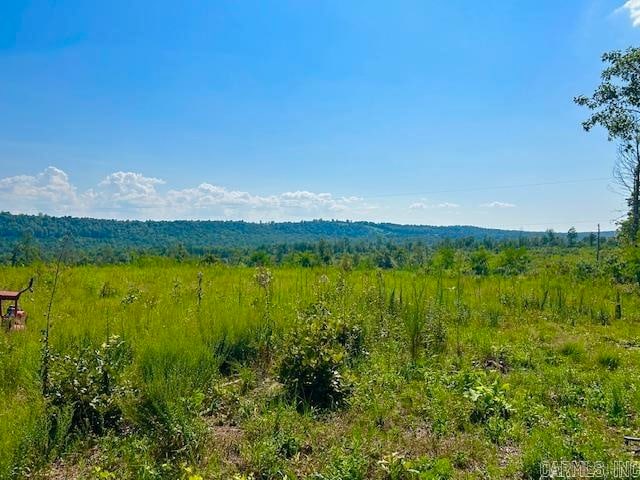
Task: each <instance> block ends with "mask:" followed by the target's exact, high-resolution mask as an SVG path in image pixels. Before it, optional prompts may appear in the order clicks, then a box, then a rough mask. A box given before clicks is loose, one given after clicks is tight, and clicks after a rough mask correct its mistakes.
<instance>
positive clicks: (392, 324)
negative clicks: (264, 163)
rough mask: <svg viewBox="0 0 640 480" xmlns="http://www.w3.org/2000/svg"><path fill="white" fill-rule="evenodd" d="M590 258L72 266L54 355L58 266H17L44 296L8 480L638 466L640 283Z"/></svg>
mask: <svg viewBox="0 0 640 480" xmlns="http://www.w3.org/2000/svg"><path fill="white" fill-rule="evenodd" d="M580 251H581V250H580ZM576 252H577V253H573V254H566V255H565V256H562V257H548V258H547V257H545V256H543V255H540V256H539V257H538V258H536V259H535V261H534V263H533V266H532V267H531V268H530V269H529V270H528V272H527V273H526V274H521V275H511V276H507V275H496V274H492V275H486V276H476V275H473V274H472V273H470V271H468V270H469V269H468V268H467V266H466V263H465V261H464V260H460V261H459V262H457V265H458V266H457V267H455V268H450V269H448V270H442V269H434V268H431V269H428V270H425V269H415V270H413V271H401V270H387V271H381V270H376V269H350V268H348V266H346V267H347V268H345V267H343V268H340V267H339V266H333V267H326V268H307V269H305V268H284V267H273V268H271V269H270V270H266V269H255V268H248V267H228V266H224V265H215V266H202V265H198V264H196V263H193V264H179V263H176V262H173V261H170V260H154V261H148V262H144V261H140V262H138V264H137V265H126V266H104V267H96V266H87V267H82V266H74V267H66V266H65V267H63V268H62V270H61V272H60V276H59V280H58V285H57V291H56V294H55V297H54V301H53V308H52V311H51V328H50V331H49V354H46V350H44V348H45V347H44V343H43V330H44V329H45V326H46V323H45V316H46V311H47V306H48V303H49V300H50V297H51V292H52V286H53V281H54V272H55V265H49V264H40V265H39V266H32V267H28V268H27V267H2V268H0V272H1V273H0V278H1V279H2V285H1V286H2V287H9V286H14V287H17V286H20V285H22V284H24V283H26V281H27V280H28V278H29V277H30V276H32V275H35V276H36V287H35V291H34V293H32V294H31V293H29V294H26V295H25V297H24V301H23V302H22V303H23V307H24V308H25V310H27V311H28V312H29V314H30V318H29V323H28V329H27V330H26V331H18V332H7V333H4V332H0V478H24V477H33V478H56V479H57V478H114V479H115V478H118V479H119V478H148V479H152V478H185V479H192V480H195V479H198V478H238V479H241V478H255V479H263V478H264V479H267V478H274V479H282V478H289V479H294V478H315V479H336V480H337V479H364V478H379V479H409V478H424V479H436V478H463V477H464V478H507V477H511V478H522V477H525V478H539V476H540V473H541V469H542V468H543V466H544V462H545V461H552V460H560V459H565V460H578V461H594V462H595V461H603V462H613V461H614V460H620V459H627V458H631V454H630V453H629V450H628V448H627V447H625V445H624V442H623V435H635V434H638V433H640V419H639V418H638V408H639V407H640V378H639V376H638V372H640V350H639V348H640V329H639V328H638V326H639V320H640V298H639V297H638V288H637V287H636V286H632V285H628V284H627V285H623V284H615V283H613V282H612V281H611V280H610V277H609V276H607V275H601V274H599V273H598V271H597V269H594V270H590V269H589V268H586V269H585V268H584V263H581V262H584V259H583V257H584V255H586V254H583V253H580V252H578V251H576ZM589 255H591V253H590V252H589ZM589 258H591V257H589ZM200 272H201V276H200ZM200 279H201V280H200Z"/></svg>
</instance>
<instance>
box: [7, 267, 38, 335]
mask: <svg viewBox="0 0 640 480" xmlns="http://www.w3.org/2000/svg"><path fill="white" fill-rule="evenodd" d="M27 290H29V291H33V278H32V279H31V280H29V285H28V286H27V287H26V288H24V289H22V290H20V291H18V292H13V291H9V290H0V318H1V319H2V324H3V325H5V326H6V328H7V329H8V330H23V329H24V327H25V324H26V321H27V313H26V312H25V311H24V310H20V308H19V306H18V300H20V295H22V294H23V293H24V292H26V291H27ZM3 301H5V302H12V303H13V305H9V308H7V311H6V312H5V311H4V309H3V307H2V302H3Z"/></svg>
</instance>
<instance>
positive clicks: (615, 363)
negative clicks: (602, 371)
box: [596, 350, 622, 370]
mask: <svg viewBox="0 0 640 480" xmlns="http://www.w3.org/2000/svg"><path fill="white" fill-rule="evenodd" d="M596 361H597V362H598V365H600V366H601V367H602V368H606V369H607V370H617V369H618V367H619V366H620V363H621V362H622V359H621V357H620V355H619V354H618V353H617V352H616V351H614V350H602V351H600V352H599V353H598V355H597V356H596Z"/></svg>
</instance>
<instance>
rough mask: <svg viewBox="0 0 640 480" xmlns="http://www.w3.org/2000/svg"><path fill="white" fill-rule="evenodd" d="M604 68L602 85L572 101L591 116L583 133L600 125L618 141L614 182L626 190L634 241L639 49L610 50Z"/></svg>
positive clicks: (639, 179)
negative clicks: (616, 180) (617, 158)
mask: <svg viewBox="0 0 640 480" xmlns="http://www.w3.org/2000/svg"><path fill="white" fill-rule="evenodd" d="M602 61H603V62H604V63H605V64H606V67H605V68H604V69H603V70H602V74H601V79H602V82H601V83H600V85H599V86H598V87H597V88H596V89H595V91H594V92H593V94H592V95H591V96H590V97H588V96H584V95H580V96H577V97H575V99H574V101H575V102H576V103H577V104H578V105H581V106H585V107H587V108H588V109H589V110H591V111H592V112H593V113H592V114H591V116H590V117H589V118H588V119H587V120H585V121H584V122H582V126H583V127H584V129H585V130H586V131H589V130H591V129H592V128H593V127H594V126H596V125H600V126H602V127H604V128H605V129H606V130H607V134H608V138H609V140H618V141H619V142H620V144H621V146H620V148H621V152H622V157H621V159H620V160H619V162H618V169H617V171H618V174H619V175H617V177H618V180H620V175H622V179H623V182H622V183H623V185H625V186H627V187H628V188H629V190H630V193H631V195H630V199H629V205H630V211H629V219H630V225H629V232H628V233H629V236H630V237H631V238H630V239H631V241H632V242H634V243H635V242H636V240H637V235H638V228H639V226H640V216H639V214H640V48H628V49H627V50H625V51H620V50H614V51H612V52H607V53H605V54H604V55H603V56H602Z"/></svg>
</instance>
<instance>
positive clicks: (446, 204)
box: [409, 202, 460, 210]
mask: <svg viewBox="0 0 640 480" xmlns="http://www.w3.org/2000/svg"><path fill="white" fill-rule="evenodd" d="M430 208H460V205H458V204H457V203H451V202H442V203H435V204H429V203H426V202H416V203H412V204H411V205H409V210H426V209H430Z"/></svg>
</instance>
